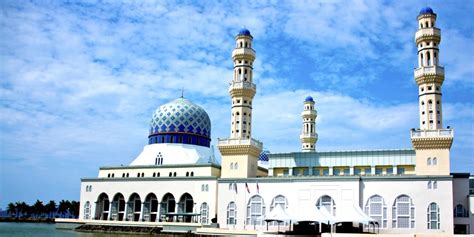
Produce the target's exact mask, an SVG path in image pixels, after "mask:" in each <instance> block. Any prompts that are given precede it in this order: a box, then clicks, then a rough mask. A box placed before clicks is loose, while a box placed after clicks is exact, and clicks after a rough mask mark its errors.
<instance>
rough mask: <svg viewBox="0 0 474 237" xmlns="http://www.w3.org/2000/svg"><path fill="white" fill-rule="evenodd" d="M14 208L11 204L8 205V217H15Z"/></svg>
mask: <svg viewBox="0 0 474 237" xmlns="http://www.w3.org/2000/svg"><path fill="white" fill-rule="evenodd" d="M16 212H17V211H16V206H15V204H14V203H13V202H10V203H8V207H7V213H8V214H10V217H13V216H16Z"/></svg>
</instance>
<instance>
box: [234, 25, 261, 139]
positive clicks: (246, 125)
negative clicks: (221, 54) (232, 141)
mask: <svg viewBox="0 0 474 237" xmlns="http://www.w3.org/2000/svg"><path fill="white" fill-rule="evenodd" d="M252 39H253V37H252V35H251V34H250V31H249V30H247V29H242V30H240V32H239V34H238V35H237V36H236V37H235V41H236V45H235V49H234V50H233V51H232V60H233V61H234V77H233V79H232V81H231V82H230V88H229V94H230V97H231V99H232V110H231V112H232V115H231V120H230V124H231V126H230V137H231V138H239V139H250V137H251V134H252V129H251V128H252V100H253V97H254V96H255V93H256V91H257V88H256V86H255V84H254V83H253V82H252V81H253V80H252V78H253V73H252V71H253V61H254V60H255V51H254V50H253V49H252Z"/></svg>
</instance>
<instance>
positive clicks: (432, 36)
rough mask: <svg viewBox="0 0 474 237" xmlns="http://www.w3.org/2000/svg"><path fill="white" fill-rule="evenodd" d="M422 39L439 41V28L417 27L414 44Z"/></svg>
mask: <svg viewBox="0 0 474 237" xmlns="http://www.w3.org/2000/svg"><path fill="white" fill-rule="evenodd" d="M424 40H433V41H437V42H439V41H441V30H440V29H438V28H436V27H432V28H421V29H419V30H418V31H417V32H416V33H415V41H416V44H419V43H420V42H421V41H424Z"/></svg>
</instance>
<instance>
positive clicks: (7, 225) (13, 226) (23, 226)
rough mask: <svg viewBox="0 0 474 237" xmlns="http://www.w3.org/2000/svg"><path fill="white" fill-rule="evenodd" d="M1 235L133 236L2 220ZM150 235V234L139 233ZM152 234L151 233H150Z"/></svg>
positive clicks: (49, 236)
mask: <svg viewBox="0 0 474 237" xmlns="http://www.w3.org/2000/svg"><path fill="white" fill-rule="evenodd" d="M0 236H1V237H63V236H64V237H131V236H133V235H130V234H104V233H82V232H76V231H73V230H62V229H56V227H55V225H54V224H45V223H14V222H0ZM139 236H140V237H148V236H149V235H139ZM150 236H151V235H150Z"/></svg>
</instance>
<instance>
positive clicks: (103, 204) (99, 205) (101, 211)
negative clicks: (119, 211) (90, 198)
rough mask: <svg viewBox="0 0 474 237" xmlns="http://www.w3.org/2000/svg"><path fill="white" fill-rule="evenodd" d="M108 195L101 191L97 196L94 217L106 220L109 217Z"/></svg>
mask: <svg viewBox="0 0 474 237" xmlns="http://www.w3.org/2000/svg"><path fill="white" fill-rule="evenodd" d="M109 206H110V203H109V196H107V194H105V193H101V194H100V195H99V197H98V198H97V202H96V206H95V219H97V220H107V218H108V217H109Z"/></svg>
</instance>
